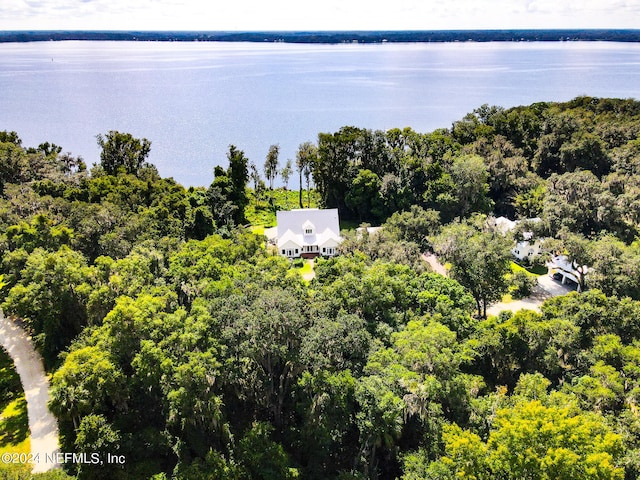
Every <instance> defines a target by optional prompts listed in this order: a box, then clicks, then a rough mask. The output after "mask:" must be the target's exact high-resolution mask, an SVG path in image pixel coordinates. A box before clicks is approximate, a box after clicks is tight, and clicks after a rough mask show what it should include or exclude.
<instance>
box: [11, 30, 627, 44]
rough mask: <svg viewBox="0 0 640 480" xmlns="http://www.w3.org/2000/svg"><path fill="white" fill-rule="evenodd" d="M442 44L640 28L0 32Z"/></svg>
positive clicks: (599, 37)
mask: <svg viewBox="0 0 640 480" xmlns="http://www.w3.org/2000/svg"><path fill="white" fill-rule="evenodd" d="M67 40H88V41H146V42H152V41H155V42H260V43H264V42H266V43H279V42H281V43H315V44H336V43H398V42H402V43H431V42H435V43H443V42H567V41H574V42H575V41H583V42H584V41H586V42H596V41H607V42H640V29H633V30H632V29H557V30H421V31H416V30H411V31H299V32H295V31H286V32H282V31H264V32H261V31H246V32H242V31H237V32H229V31H227V32H224V31H211V32H207V31H107V30H100V31H97V30H96V31H90V30H86V31H80V30H46V31H45V30H42V31H38V30H24V31H0V43H22V42H44V41H67Z"/></svg>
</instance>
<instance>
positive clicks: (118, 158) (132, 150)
mask: <svg viewBox="0 0 640 480" xmlns="http://www.w3.org/2000/svg"><path fill="white" fill-rule="evenodd" d="M96 138H97V140H98V145H99V146H100V148H102V152H101V153H100V165H101V166H102V168H103V170H104V171H105V172H106V173H107V174H108V175H116V174H117V173H118V172H119V171H123V172H125V173H130V174H133V175H137V174H138V173H139V172H140V169H141V168H142V167H143V166H144V164H145V162H146V160H147V156H148V155H149V152H150V151H151V142H150V141H149V140H147V139H146V138H142V139H139V138H134V137H133V136H132V135H131V134H130V133H121V132H118V131H117V130H110V131H109V132H108V133H107V134H106V135H102V134H99V135H97V136H96Z"/></svg>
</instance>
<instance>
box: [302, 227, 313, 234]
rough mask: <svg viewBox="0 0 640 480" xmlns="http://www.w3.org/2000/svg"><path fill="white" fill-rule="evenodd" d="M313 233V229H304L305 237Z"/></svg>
mask: <svg viewBox="0 0 640 480" xmlns="http://www.w3.org/2000/svg"><path fill="white" fill-rule="evenodd" d="M312 233H313V229H312V228H305V229H304V234H305V235H311V234H312Z"/></svg>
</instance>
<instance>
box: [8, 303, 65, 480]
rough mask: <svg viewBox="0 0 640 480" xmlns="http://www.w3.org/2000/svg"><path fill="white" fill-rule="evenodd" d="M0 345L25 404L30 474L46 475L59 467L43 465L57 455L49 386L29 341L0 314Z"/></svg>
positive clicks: (21, 330) (13, 324)
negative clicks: (36, 460) (12, 367)
mask: <svg viewBox="0 0 640 480" xmlns="http://www.w3.org/2000/svg"><path fill="white" fill-rule="evenodd" d="M0 342H1V343H2V346H3V347H4V349H5V350H6V351H7V352H8V353H9V356H10V357H11V358H12V359H13V363H14V365H15V367H16V371H17V372H18V375H20V382H21V383H22V388H23V390H24V393H25V397H26V400H27V413H28V417H29V430H30V431H31V453H32V454H33V456H34V458H35V456H36V454H37V455H38V457H39V459H40V462H39V463H36V464H34V466H33V473H38V472H46V471H48V470H51V469H53V468H56V467H58V466H59V465H58V464H57V463H55V462H51V461H46V458H47V456H49V459H51V458H52V456H53V454H54V453H55V452H57V451H58V449H59V446H58V423H57V422H56V419H55V417H54V416H53V415H52V414H51V412H49V409H48V408H47V403H48V401H49V382H48V380H47V377H46V375H45V373H44V368H43V366H42V358H41V357H40V355H39V354H38V353H37V352H36V351H35V349H34V348H33V344H32V343H31V338H30V337H28V336H27V335H26V334H25V332H24V330H23V329H22V328H20V327H19V326H17V325H16V324H15V323H14V322H12V321H11V320H9V319H7V318H5V316H4V315H3V313H2V311H0Z"/></svg>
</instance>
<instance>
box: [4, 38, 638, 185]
mask: <svg viewBox="0 0 640 480" xmlns="http://www.w3.org/2000/svg"><path fill="white" fill-rule="evenodd" d="M583 94H586V95H592V96H598V97H622V98H629V97H633V98H640V44H622V43H605V42H600V43H586V42H585V43H483V44H479V43H455V44H446V43H441V44H378V45H292V44H256V43H152V42H140V43H136V42H47V43H25V44H0V130H15V131H17V132H18V133H19V135H20V136H21V137H22V139H23V144H24V145H25V146H37V145H38V144H39V143H41V142H44V141H49V142H53V143H56V144H58V145H61V146H62V147H63V149H64V151H70V152H72V153H73V154H75V155H81V156H82V157H83V158H84V159H85V160H86V161H87V163H89V164H91V163H94V162H97V161H98V158H99V148H98V146H97V144H96V140H95V136H96V135H97V134H98V133H106V132H107V131H108V130H120V131H126V132H130V133H132V134H133V135H135V136H138V137H146V138H148V139H149V140H151V142H152V147H151V155H150V161H151V162H153V163H154V164H155V165H157V166H158V168H159V170H160V173H161V174H162V175H163V176H173V177H174V178H175V179H176V180H178V181H179V182H181V183H183V184H184V185H208V184H209V183H210V182H211V180H212V176H213V175H212V171H213V167H214V166H215V165H218V164H222V165H226V155H225V154H226V152H227V150H228V145H229V144H231V143H233V144H235V145H237V146H238V147H239V148H240V149H242V150H244V151H245V153H246V154H247V156H248V157H249V159H250V160H253V161H254V162H255V163H256V164H257V165H258V166H260V167H261V166H262V164H263V163H264V158H265V156H266V153H267V150H268V148H269V145H271V144H274V143H278V144H280V146H281V155H280V160H281V163H282V164H283V163H284V161H286V159H287V158H295V152H296V149H297V146H298V145H299V144H300V143H302V142H304V141H306V140H311V141H315V140H316V138H317V134H318V132H333V131H335V130H337V129H339V128H340V127H341V126H344V125H354V126H358V127H366V128H372V129H388V128H393V127H405V126H411V127H412V128H414V129H415V130H417V131H421V132H428V131H432V130H434V129H436V128H440V127H449V126H450V125H451V123H452V122H453V121H455V120H459V119H460V118H462V117H463V116H464V115H465V114H466V113H468V112H470V111H472V110H473V109H474V108H477V107H478V106H480V105H482V104H484V103H488V104H493V105H500V106H503V107H511V106H515V105H526V104H530V103H533V102H537V101H547V100H550V101H564V100H569V99H571V98H573V97H575V96H577V95H583ZM292 183H293V182H292Z"/></svg>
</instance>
